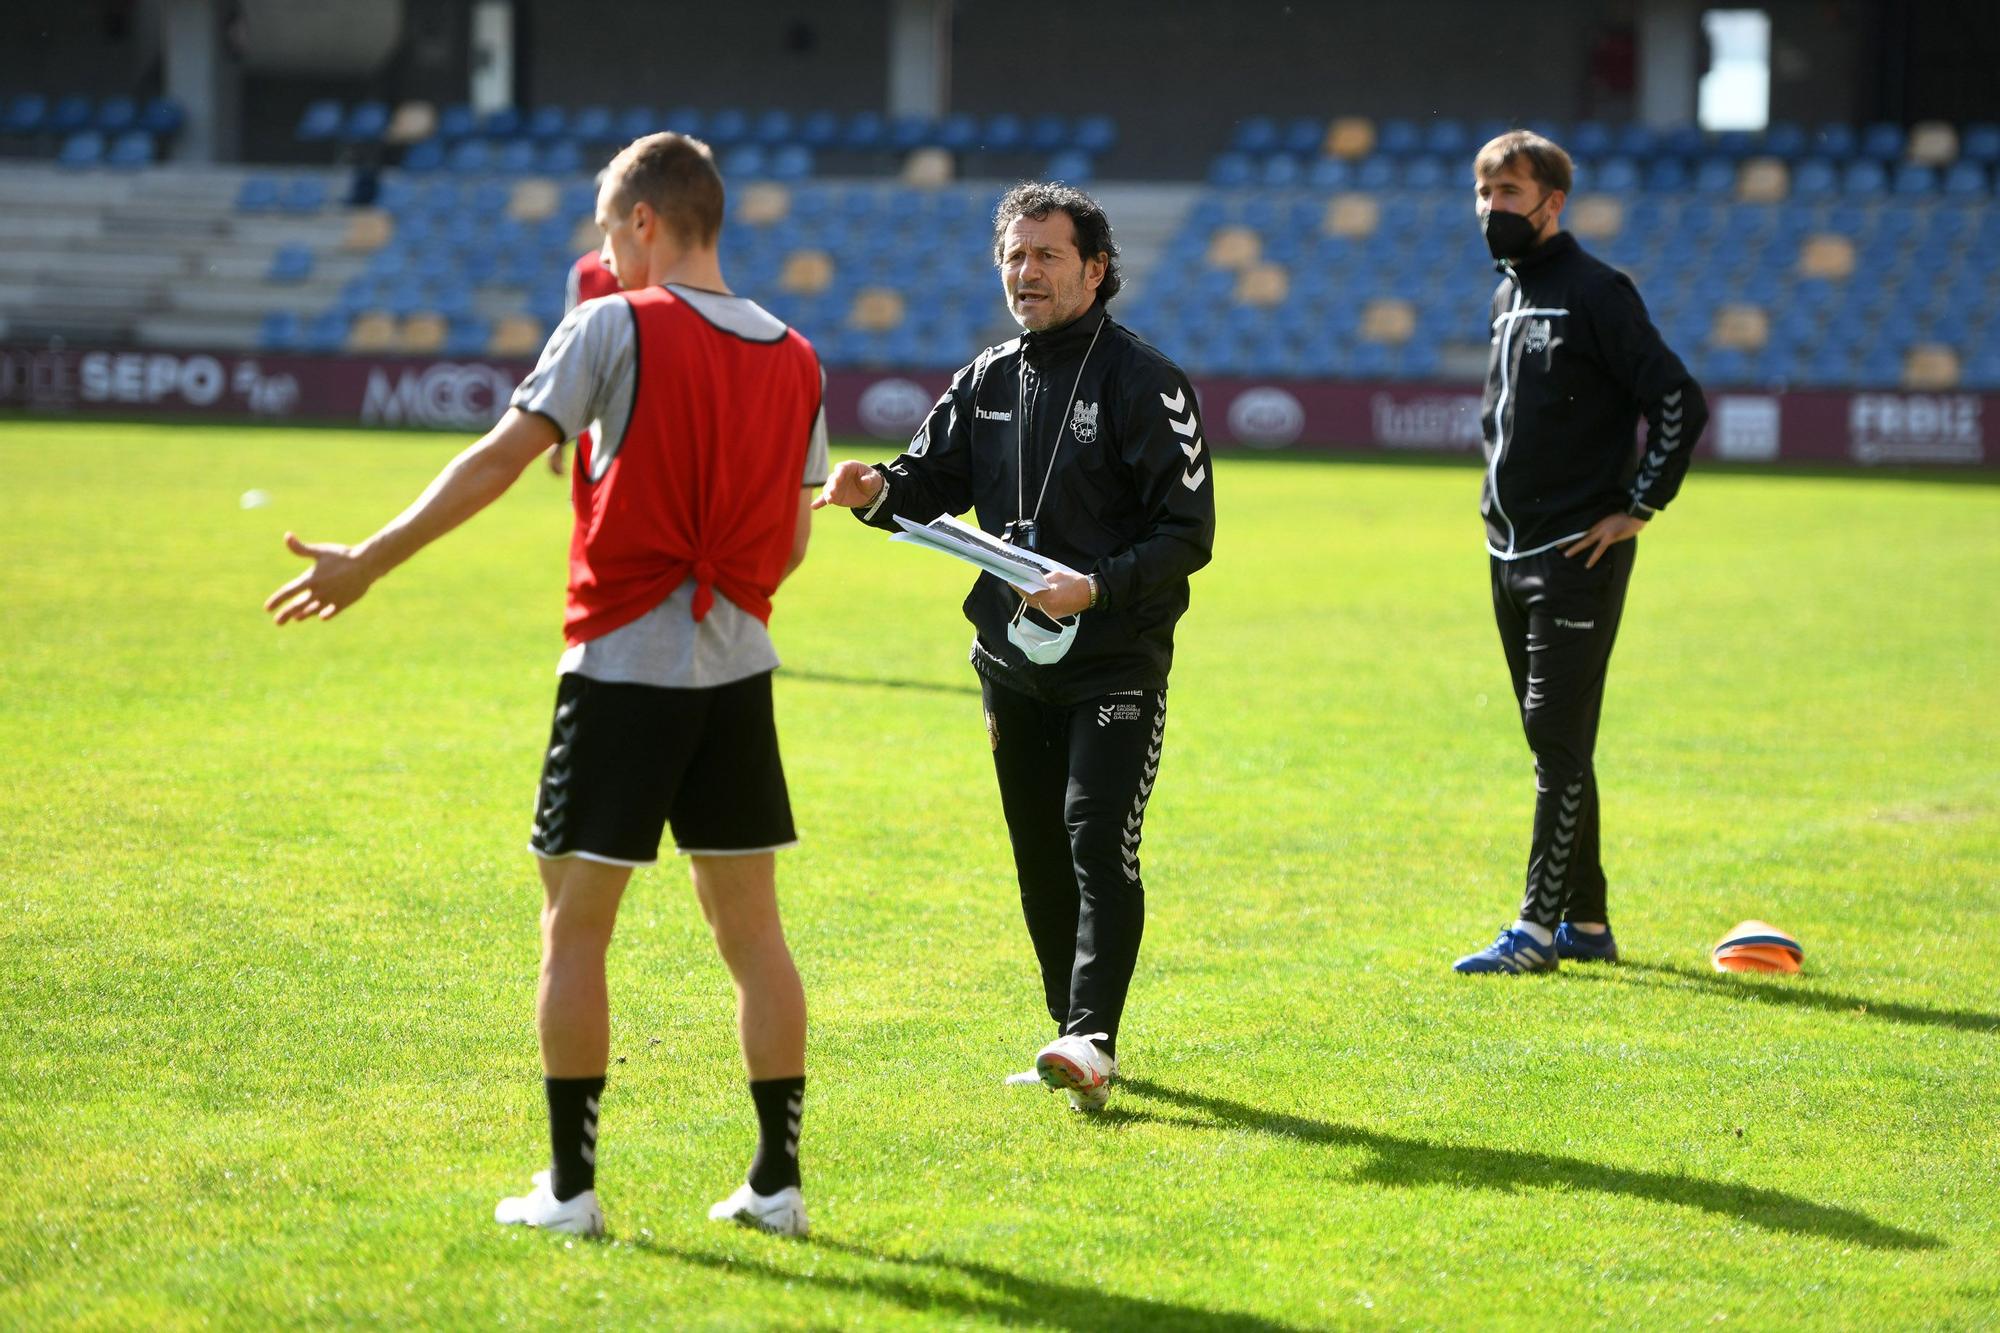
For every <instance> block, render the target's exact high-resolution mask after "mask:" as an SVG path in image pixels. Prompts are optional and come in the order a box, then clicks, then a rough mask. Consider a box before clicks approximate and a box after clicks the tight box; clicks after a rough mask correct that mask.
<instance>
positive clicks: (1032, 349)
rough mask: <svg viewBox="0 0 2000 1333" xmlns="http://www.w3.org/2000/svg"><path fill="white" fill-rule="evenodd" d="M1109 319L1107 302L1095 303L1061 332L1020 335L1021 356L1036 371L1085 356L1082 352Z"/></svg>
mask: <svg viewBox="0 0 2000 1333" xmlns="http://www.w3.org/2000/svg"><path fill="white" fill-rule="evenodd" d="M1106 318H1107V316H1106V315H1105V311H1104V302H1102V301H1093V302H1092V303H1091V306H1090V309H1088V310H1086V311H1084V312H1083V313H1082V314H1081V315H1078V316H1077V317H1076V318H1075V319H1073V320H1071V321H1070V322H1069V323H1067V324H1064V325H1062V326H1061V327H1059V328H1053V329H1043V330H1041V331H1040V332H1039V333H1024V334H1022V335H1021V356H1022V358H1023V359H1024V360H1026V361H1027V363H1028V364H1029V365H1031V366H1033V367H1035V368H1036V369H1037V370H1040V369H1041V368H1042V367H1044V366H1048V365H1053V364H1055V363H1056V362H1058V361H1066V360H1069V359H1070V358H1072V357H1077V356H1081V355H1083V349H1084V348H1086V347H1088V346H1090V340H1091V339H1092V338H1094V337H1095V336H1097V329H1098V326H1099V325H1101V324H1103V323H1104V321H1105V319H1106Z"/></svg>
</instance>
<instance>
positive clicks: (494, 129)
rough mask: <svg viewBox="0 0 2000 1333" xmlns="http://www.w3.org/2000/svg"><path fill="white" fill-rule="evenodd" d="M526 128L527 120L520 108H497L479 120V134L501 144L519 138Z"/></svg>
mask: <svg viewBox="0 0 2000 1333" xmlns="http://www.w3.org/2000/svg"><path fill="white" fill-rule="evenodd" d="M526 127H527V121H526V118H525V117H523V116H522V115H521V109H520V108H519V107H513V106H502V107H495V108H494V109H493V110H491V111H489V112H487V113H486V114H485V115H483V116H481V117H480V118H479V133H480V134H481V135H482V136H484V137H485V138H487V139H492V140H496V141H501V142H504V141H506V140H509V139H516V138H519V137H520V136H521V134H522V133H523V132H524V131H525V129H526Z"/></svg>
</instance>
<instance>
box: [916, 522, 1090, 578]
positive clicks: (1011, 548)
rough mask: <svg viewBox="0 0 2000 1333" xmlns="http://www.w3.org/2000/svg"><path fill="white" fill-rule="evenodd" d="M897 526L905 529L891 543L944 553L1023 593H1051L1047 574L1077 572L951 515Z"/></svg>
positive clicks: (1059, 562)
mask: <svg viewBox="0 0 2000 1333" xmlns="http://www.w3.org/2000/svg"><path fill="white" fill-rule="evenodd" d="M896 525H897V526H898V527H900V528H902V529H903V530H902V531H901V532H898V533H892V534H891V535H890V537H889V540H890V541H892V542H908V543H910V544H911V545H913V546H922V547H927V548H929V549H930V550H933V551H940V552H943V553H944V554H945V555H948V556H952V557H953V558H955V559H958V560H963V561H964V562H965V563H967V564H968V565H972V566H974V567H975V568H978V569H982V570H984V571H986V572H987V573H988V574H991V575H993V576H994V577H995V578H998V579H1000V580H1002V581H1003V582H1005V583H1008V584H1010V585H1012V586H1013V587H1015V588H1018V589H1020V590H1021V591H1022V592H1045V591H1047V590H1048V587H1049V584H1048V581H1047V579H1045V578H1044V577H1043V575H1045V574H1049V573H1054V572H1060V573H1064V574H1075V573H1076V571H1075V570H1073V569H1071V568H1070V567H1069V566H1068V565H1065V564H1063V563H1062V562H1061V561H1058V560H1051V559H1049V558H1048V557H1047V556H1045V555H1038V554H1037V553H1035V552H1034V551H1030V550H1028V549H1027V548H1026V547H1022V546H1016V545H1014V544H1013V543H1012V542H1004V541H1001V540H1000V539H999V538H998V537H995V536H993V535H992V534H990V533H987V532H983V531H981V530H980V529H978V528H975V527H973V526H972V525H971V524H970V523H965V522H961V521H960V520H958V519H956V518H951V517H949V516H947V517H942V518H934V519H932V520H931V521H930V522H929V523H912V522H911V521H910V520H909V519H907V518H904V517H902V516H901V515H898V516H897V517H896Z"/></svg>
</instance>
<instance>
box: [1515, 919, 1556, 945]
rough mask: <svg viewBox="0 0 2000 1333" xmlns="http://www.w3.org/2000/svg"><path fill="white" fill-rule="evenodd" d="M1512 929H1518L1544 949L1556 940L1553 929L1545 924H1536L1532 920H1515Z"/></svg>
mask: <svg viewBox="0 0 2000 1333" xmlns="http://www.w3.org/2000/svg"><path fill="white" fill-rule="evenodd" d="M1514 929H1515V930H1518V931H1520V932H1521V933H1522V934H1523V935H1526V936H1527V937H1528V938H1529V939H1531V940H1533V941H1534V942H1535V943H1537V944H1539V945H1541V946H1542V947H1543V948H1544V949H1546V948H1548V947H1549V946H1550V945H1551V944H1554V943H1555V942H1556V936H1555V932H1554V931H1552V930H1550V929H1549V928H1548V927H1547V926H1538V925H1536V924H1535V923H1534V922H1532V921H1516V922H1515V923H1514Z"/></svg>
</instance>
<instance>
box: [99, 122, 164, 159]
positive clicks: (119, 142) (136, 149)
mask: <svg viewBox="0 0 2000 1333" xmlns="http://www.w3.org/2000/svg"><path fill="white" fill-rule="evenodd" d="M152 162H153V136H152V135H150V134H148V133H146V132H145V131H144V130H127V131H125V133H123V134H121V135H119V136H118V137H117V138H116V139H113V140H112V141H111V146H110V147H109V148H108V149H107V150H106V152H105V154H104V163H105V165H106V166H111V167H145V166H151V165H152Z"/></svg>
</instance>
